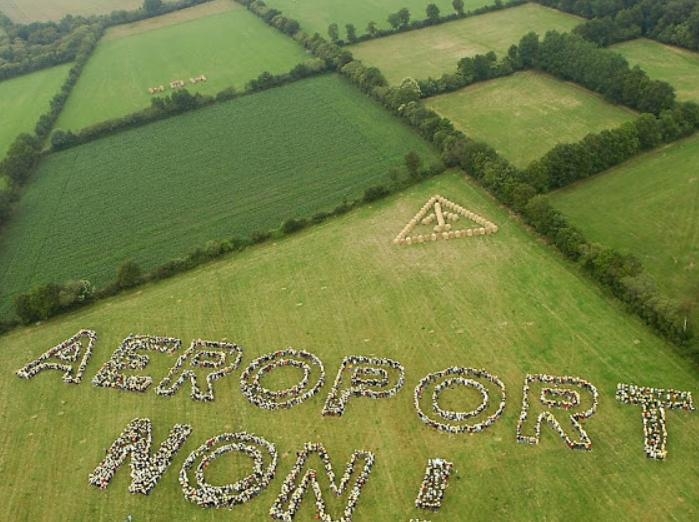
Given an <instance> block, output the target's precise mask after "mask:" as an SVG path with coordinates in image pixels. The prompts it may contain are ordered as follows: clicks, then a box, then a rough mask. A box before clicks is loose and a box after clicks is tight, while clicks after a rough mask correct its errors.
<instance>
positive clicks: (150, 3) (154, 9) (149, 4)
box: [143, 0, 163, 15]
mask: <svg viewBox="0 0 699 522" xmlns="http://www.w3.org/2000/svg"><path fill="white" fill-rule="evenodd" d="M161 7H163V2H162V0H143V10H144V11H145V12H146V13H148V14H149V15H154V14H157V13H158V12H159V11H160V8H161Z"/></svg>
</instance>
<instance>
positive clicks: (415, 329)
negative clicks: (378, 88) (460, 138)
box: [0, 174, 699, 522]
mask: <svg viewBox="0 0 699 522" xmlns="http://www.w3.org/2000/svg"><path fill="white" fill-rule="evenodd" d="M437 193H439V194H442V195H444V196H446V197H449V198H450V199H452V200H454V201H456V202H458V203H460V204H462V205H464V206H466V207H467V208H470V209H473V210H474V211H476V212H478V213H479V214H481V215H484V216H487V217H488V218H489V219H492V220H493V221H495V222H496V223H497V224H498V225H500V231H499V232H498V233H497V234H495V235H493V236H490V237H487V238H473V239H464V240H454V241H444V242H437V243H431V244H427V245H418V246H412V247H397V246H394V245H392V244H391V239H392V237H393V235H394V234H395V233H396V231H397V230H400V228H401V227H402V226H403V225H404V224H405V222H406V221H407V220H408V219H409V218H410V217H411V216H412V215H413V214H414V213H415V211H416V210H417V209H418V208H419V207H420V206H421V205H422V204H423V203H424V201H425V200H427V198H429V197H430V196H431V195H433V194H437ZM85 327H89V328H92V329H94V330H96V331H97V333H98V335H99V340H98V344H97V348H96V350H95V354H94V356H93V359H92V361H91V362H90V365H89V366H88V369H87V372H86V378H85V381H84V382H83V383H82V384H80V385H78V386H66V385H65V384H63V383H62V381H61V380H60V375H59V374H58V373H57V372H45V374H41V375H39V376H37V377H36V378H35V379H33V380H32V381H29V382H25V381H22V380H20V379H18V378H17V377H16V376H14V375H13V374H12V370H13V369H16V368H19V367H21V366H22V365H24V364H25V363H26V362H27V361H28V360H29V359H30V358H31V357H32V356H33V355H38V354H39V353H41V352H42V351H44V350H46V349H48V348H49V347H50V346H53V345H54V344H56V343H57V342H59V341H61V340H63V339H65V338H66V337H68V336H70V335H72V334H74V333H75V332H76V331H77V330H78V329H80V328H85ZM129 332H138V333H148V334H160V335H171V336H178V337H181V338H182V339H183V341H184V342H185V343H188V342H189V341H190V340H191V339H194V338H197V337H200V336H201V337H203V338H206V339H212V340H218V339H223V338H227V339H229V340H231V341H235V342H237V343H239V344H240V345H242V346H243V347H244V349H245V353H244V359H243V367H245V366H246V365H247V364H249V363H250V361H251V360H252V359H253V358H254V357H257V356H259V355H261V354H264V353H268V352H271V351H273V350H276V349H279V348H281V347H284V346H288V345H292V346H294V347H296V348H298V349H306V350H309V351H311V352H313V353H315V354H316V355H318V356H319V357H320V358H321V359H322V360H323V362H324V363H325V367H326V369H327V372H328V381H329V382H327V383H326V385H325V386H324V387H323V389H322V391H321V393H320V394H319V395H317V396H315V397H314V398H312V399H310V400H309V401H307V402H306V403H304V404H303V405H301V406H298V407H295V408H293V409H291V410H280V411H273V412H271V411H265V410H260V409H258V408H256V407H253V406H252V405H251V404H249V403H248V402H247V401H246V400H245V399H244V398H243V397H242V396H241V394H240V388H239V382H238V376H239V372H235V373H234V374H233V375H231V376H230V377H228V378H226V379H223V380H221V381H219V382H217V383H216V385H215V393H216V400H215V402H213V403H210V404H198V403H193V402H192V401H191V400H190V399H189V397H188V393H189V392H188V390H186V389H185V390H182V391H181V392H180V393H178V394H177V395H175V396H174V397H172V398H169V399H165V398H162V397H157V396H156V395H155V394H154V393H153V391H152V390H149V391H148V392H147V393H145V394H140V395H139V394H135V393H128V392H118V391H115V390H109V389H100V388H95V387H94V386H92V385H91V384H90V383H89V379H90V378H92V376H93V375H94V374H95V373H96V372H97V369H98V368H99V367H100V366H101V365H102V364H103V363H104V362H105V361H106V360H107V358H108V357H109V356H110V354H111V352H112V351H113V350H114V348H116V346H117V345H118V344H119V342H120V341H121V340H122V339H123V338H124V337H125V336H126V335H127V334H128V333H129ZM350 354H376V355H378V356H381V357H384V356H385V357H392V358H395V359H397V360H399V361H400V362H401V363H402V364H403V365H404V366H405V368H406V380H407V382H406V385H405V387H404V389H403V390H402V391H401V392H399V394H398V395H397V396H396V397H395V398H392V399H384V400H377V401H371V400H367V399H352V400H351V401H350V403H349V405H348V409H347V411H346V413H345V415H344V416H343V417H341V418H334V419H329V418H323V417H321V415H320V411H321V408H322V405H323V401H324V400H325V397H326V396H327V393H328V391H329V388H330V383H331V382H332V380H333V378H334V374H335V372H336V371H337V368H338V365H339V363H340V361H341V359H342V357H343V356H345V355H350ZM151 358H152V363H151V365H149V366H148V368H147V369H146V370H145V372H141V373H142V374H148V375H152V376H153V377H154V379H155V382H156V383H157V382H158V380H159V379H160V378H161V375H163V374H164V372H165V371H166V369H167V368H168V366H169V365H170V364H172V362H173V360H172V358H169V357H166V356H162V355H158V354H154V355H152V356H151ZM0 365H1V366H2V367H3V368H5V371H4V372H2V375H1V376H0V414H1V416H2V419H3V421H4V422H3V423H2V426H3V428H2V438H3V447H6V448H13V449H12V451H6V452H3V454H2V457H1V458H2V460H1V462H2V469H3V470H4V471H5V473H7V474H8V476H12V477H13V480H12V481H9V480H8V481H3V483H2V485H0V495H2V498H3V499H4V501H3V502H2V503H0V518H2V519H3V520H16V519H27V520H49V519H51V520H61V519H64V520H65V519H72V520H86V519H92V518H102V519H110V520H121V519H123V518H126V516H127V514H134V515H135V516H136V515H137V516H138V517H139V519H143V520H155V519H158V520H169V519H175V518H176V519H185V518H186V519H187V520H207V521H211V520H229V519H230V518H231V516H235V519H236V520H269V515H268V514H267V511H268V509H269V506H271V505H272V502H273V501H274V499H275V497H276V495H277V494H279V491H280V488H281V484H282V481H283V477H284V476H285V475H286V474H287V473H288V472H289V470H290V468H291V466H292V464H293V461H294V459H295V452H296V451H297V450H298V449H299V448H301V446H302V444H303V443H304V442H306V441H320V442H322V443H323V444H324V445H325V446H326V447H327V449H328V451H329V453H330V456H331V458H332V460H333V464H334V466H335V467H336V470H338V471H339V472H340V474H341V473H342V470H343V468H344V465H345V463H346V462H347V459H348V457H349V454H350V453H351V451H352V450H354V449H369V450H371V451H374V452H375V453H376V456H377V463H376V465H375V467H374V471H373V472H372V474H371V476H370V478H369V480H368V482H367V485H366V487H365V488H364V490H363V493H362V495H361V498H360V500H359V504H358V507H357V511H356V513H355V517H354V520H355V521H357V522H365V521H376V522H394V521H395V520H408V519H409V518H411V517H412V518H420V517H424V513H421V512H419V511H418V510H417V509H415V508H414V506H413V502H414V500H415V495H416V491H417V489H418V487H419V482H420V480H421V478H422V474H423V472H424V464H425V461H426V459H427V458H428V457H436V456H439V457H443V458H447V459H449V460H451V461H453V462H454V465H455V468H456V472H455V473H456V475H455V476H454V477H453V478H452V480H451V481H450V484H449V487H448V489H447V492H446V496H445V501H444V505H443V507H442V509H441V510H440V512H439V513H430V515H429V516H430V518H431V519H432V520H435V521H438V520H443V521H453V520H464V519H467V520H470V519H477V518H478V519H481V518H487V519H510V520H523V519H530V518H541V519H556V518H559V517H560V516H561V514H562V513H565V517H566V518H568V519H571V520H573V519H583V518H589V519H619V520H622V519H623V520H634V519H635V520H638V519H675V520H691V519H694V518H696V514H697V511H696V510H697V505H699V491H698V490H697V488H696V487H695V485H696V483H697V480H698V479H699V476H698V471H697V468H696V459H695V456H696V455H697V452H698V451H699V439H697V437H696V433H697V431H698V430H699V415H697V414H696V413H695V414H689V413H687V412H683V411H671V412H668V427H669V432H670V439H669V444H670V445H669V450H670V455H669V457H668V459H667V460H666V461H665V462H662V463H657V462H649V461H648V460H647V459H646V457H645V456H644V454H643V444H642V428H641V413H640V409H639V408H638V407H632V406H625V405H621V404H619V403H617V402H616V401H615V400H614V398H613V394H614V390H615V388H616V384H617V383H618V382H634V383H639V384H650V385H659V386H661V385H665V386H673V387H676V388H679V389H689V390H692V389H694V388H695V387H696V382H697V378H698V377H699V376H698V375H697V373H696V371H695V370H691V369H690V368H689V367H688V366H687V365H686V363H685V361H683V360H680V359H679V358H678V357H677V356H676V355H674V353H673V352H672V350H671V349H670V348H669V347H668V346H666V345H664V344H663V343H662V342H661V341H660V340H659V339H658V338H657V337H655V336H653V335H651V334H650V333H649V331H648V330H647V329H646V328H645V327H643V326H641V325H640V324H639V323H638V322H637V320H635V319H633V318H631V317H630V316H628V315H626V314H625V313H623V312H622V311H621V310H620V309H619V308H617V307H616V306H614V305H612V304H610V302H609V301H608V300H607V299H606V298H605V297H604V296H603V295H602V294H601V293H600V292H599V291H597V290H596V289H594V288H592V287H590V285H589V282H588V281H587V280H585V279H584V278H581V277H579V276H578V275H577V274H576V273H575V271H572V270H571V268H570V267H569V266H568V265H566V264H564V263H562V262H561V261H560V260H559V259H558V258H557V257H556V256H554V255H552V254H551V253H550V252H549V250H548V249H547V248H546V247H544V246H542V245H539V244H537V243H536V242H533V241H532V240H531V238H530V236H529V234H528V233H527V232H526V231H524V230H523V229H522V228H521V227H520V226H519V225H517V224H516V223H515V222H513V221H511V220H510V219H509V218H508V216H507V213H506V212H504V211H503V210H501V209H500V208H499V207H498V206H496V205H494V204H493V203H492V202H491V201H490V200H489V199H488V198H487V197H484V196H483V195H482V193H481V192H479V191H478V190H476V189H475V188H473V187H472V186H471V185H470V184H469V183H467V182H465V181H464V179H463V178H462V176H460V175H457V174H450V175H446V176H441V177H439V178H436V179H433V180H429V181H427V182H425V183H423V184H421V185H420V186H419V187H416V188H414V189H411V190H409V191H407V192H405V193H403V194H401V195H400V196H397V197H392V198H390V199H388V200H386V201H384V202H381V203H379V204H375V205H373V206H371V207H363V208H361V209H359V210H357V211H353V212H352V213H350V214H348V215H346V216H344V217H341V218H338V219H335V220H333V221H332V222H328V223H326V224H323V225H320V226H318V227H315V228H313V229H312V230H309V231H306V232H302V233H300V234H299V235H297V236H294V237H293V238H288V239H285V240H282V241H279V242H278V243H276V244H268V245H262V246H260V247H256V248H254V249H250V250H248V251H246V252H244V253H243V254H240V255H238V256H236V257H235V258H232V259H227V260H226V259H224V260H222V261H220V262H217V263H214V264H211V265H208V266H206V267H203V268H200V269H198V270H196V271H194V272H191V273H189V274H186V275H183V276H179V277H177V278H175V279H171V280H168V281H165V282H162V283H159V284H158V285H155V286H149V287H146V288H144V289H142V290H140V291H136V292H131V293H129V294H124V295H122V296H119V297H117V298H113V299H110V300H108V301H105V302H103V303H99V304H97V305H95V306H92V307H91V308H89V309H87V310H84V311H80V312H78V313H74V314H71V315H70V316H67V317H64V318H61V319H57V320H53V321H50V322H48V323H45V324H43V325H40V326H36V327H32V328H29V329H22V330H18V331H15V332H13V333H10V334H9V335H6V336H3V337H2V338H0ZM450 365H463V366H469V367H474V368H481V367H483V368H486V369H487V370H489V371H490V372H492V373H494V374H496V375H498V376H499V377H500V378H502V379H503V381H504V382H505V383H506V386H507V392H508V402H507V407H506V409H505V413H504V416H503V418H502V419H500V420H499V421H498V422H497V423H496V424H495V425H494V426H492V427H491V428H488V429H487V430H486V431H485V432H484V433H480V434H473V435H458V436H448V435H445V434H440V433H438V432H436V431H434V430H431V429H429V428H427V427H426V426H424V425H423V424H422V423H421V422H420V421H419V419H418V417H417V416H416V414H415V410H414V409H413V406H412V390H413V388H414V387H415V385H416V384H417V382H418V380H419V379H420V378H422V377H423V376H424V375H426V374H427V373H428V372H432V371H437V370H441V369H442V368H445V367H447V366H450ZM528 372H533V373H536V372H551V373H554V374H556V375H563V374H572V375H580V376H581V377H583V378H585V379H588V380H590V381H591V382H592V383H593V384H595V385H596V386H597V387H598V388H599V391H600V394H601V399H600V405H599V408H598V412H597V413H596V414H595V415H594V416H593V417H592V418H591V419H589V420H588V421H586V422H585V423H584V424H585V429H586V430H587V431H588V433H589V434H590V437H591V438H592V440H593V443H594V449H593V450H592V451H591V452H574V451H571V450H570V449H568V448H567V447H566V446H565V444H564V443H563V442H562V441H561V440H560V439H559V438H558V436H556V435H555V434H554V432H553V431H552V430H551V429H550V427H548V426H544V427H542V440H541V443H540V445H539V446H537V447H529V446H526V445H521V444H516V443H515V441H514V433H515V425H516V422H517V418H518V416H519V411H520V404H521V400H522V382H523V379H524V375H525V374H526V373H528ZM460 397H462V396H460ZM462 399H463V397H462ZM136 416H138V417H149V418H151V419H152V420H153V423H154V430H155V433H154V441H155V443H156V444H159V442H160V441H161V440H163V439H164V438H165V436H166V434H167V431H168V430H169V429H170V428H171V427H172V425H173V424H174V423H175V422H186V423H188V424H191V425H192V426H193V429H194V433H193V435H192V437H191V438H190V440H189V441H188V442H187V443H186V444H185V446H184V447H183V449H182V450H181V451H180V452H179V453H178V454H177V456H176V458H175V460H174V464H173V466H172V468H171V469H169V470H168V472H167V473H166V474H165V475H164V476H163V479H162V480H161V482H160V483H159V484H158V486H157V487H156V489H155V490H154V491H153V493H152V494H151V495H150V496H148V497H144V496H141V495H131V494H129V493H128V492H127V489H128V483H129V480H130V479H129V476H128V467H126V466H125V467H123V468H122V469H121V470H120V471H119V472H118V473H117V475H116V477H115V479H114V481H113V482H112V484H111V485H110V487H109V489H108V490H107V491H99V490H97V489H95V488H92V487H90V486H89V485H88V483H87V477H88V474H89V473H90V472H91V471H92V470H93V469H94V467H95V466H96V465H97V464H98V463H99V461H100V460H101V459H102V458H103V456H104V449H105V448H106V447H108V446H109V444H111V442H112V441H113V440H114V439H115V438H116V437H117V435H118V434H119V433H120V432H121V430H122V429H123V428H124V426H125V425H126V424H127V422H128V421H130V420H131V419H132V418H134V417H136ZM240 430H248V431H251V432H253V433H255V434H257V435H260V436H263V437H265V438H268V439H269V440H270V441H272V442H274V443H275V444H276V445H277V448H278V451H279V454H280V457H281V458H280V464H279V469H278V472H277V475H276V478H275V480H274V481H273V482H272V484H271V486H270V487H269V488H268V490H267V491H265V492H264V493H263V494H262V495H261V496H259V497H257V498H256V499H255V500H253V501H252V502H249V503H248V504H246V505H242V506H238V507H236V508H235V511H234V512H233V513H231V512H229V511H226V510H202V509H201V508H198V507H195V506H193V505H192V504H190V503H188V502H186V501H185V500H184V499H183V497H182V493H181V491H180V488H179V485H178V482H177V473H178V471H179V469H180V467H181V466H182V463H183V461H184V459H185V457H186V456H187V454H188V453H189V452H190V451H192V450H193V449H194V448H196V447H197V446H198V445H199V444H201V443H203V442H204V441H205V440H206V439H207V438H208V437H210V436H213V435H215V434H218V433H222V432H225V431H231V432H233V431H240ZM57 434H60V435H61V436H60V437H59V436H56V435H57ZM235 459H236V460H234V459H230V460H228V461H226V462H225V467H224V466H223V463H221V465H220V466H219V467H218V469H212V470H211V477H212V479H213V480H220V481H221V482H220V483H226V482H228V481H232V480H238V479H239V477H242V476H243V474H245V473H249V471H247V470H248V469H249V463H247V464H246V461H244V460H242V459H239V458H238V457H235ZM27 462H33V463H35V464H34V465H32V466H27ZM217 465H218V464H217ZM233 477H235V478H233ZM563 477H565V478H566V480H562V478H563ZM49 481H50V482H49ZM571 483H574V484H575V488H574V489H573V490H571V488H570V484H571ZM321 484H323V485H324V490H325V492H326V494H327V493H328V491H329V490H328V489H327V486H325V484H327V481H325V482H321ZM648 484H652V485H653V486H652V494H651V493H649V490H648ZM326 498H327V497H326ZM75 499H79V500H80V501H79V502H76V501H74V500H75ZM590 499H597V501H595V502H591V501H590ZM329 505H330V506H331V507H336V506H337V505H338V504H337V502H335V501H333V502H332V503H330V504H329ZM313 508H314V506H313V503H312V501H311V500H310V498H306V500H305V501H304V503H303V507H302V509H301V511H300V513H299V516H298V517H297V520H312V519H313ZM336 512H337V510H336V511H335V513H336Z"/></svg>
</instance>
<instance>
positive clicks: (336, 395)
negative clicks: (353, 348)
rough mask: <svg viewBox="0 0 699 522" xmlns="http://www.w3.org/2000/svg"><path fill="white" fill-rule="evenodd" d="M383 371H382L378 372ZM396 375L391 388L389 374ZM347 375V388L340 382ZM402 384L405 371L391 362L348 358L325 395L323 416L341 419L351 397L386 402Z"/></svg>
mask: <svg viewBox="0 0 699 522" xmlns="http://www.w3.org/2000/svg"><path fill="white" fill-rule="evenodd" d="M380 370H383V371H380ZM388 370H393V371H394V372H393V373H396V372H397V374H398V378H397V379H396V382H395V384H394V385H393V386H391V383H390V378H389V372H388ZM347 372H350V374H349V386H345V385H344V383H343V379H344V378H345V374H346V373H347ZM404 384H405V368H404V367H403V365H402V364H401V363H399V362H398V361H394V360H393V359H386V358H379V357H367V356H365V355H349V356H347V357H345V358H344V359H343V360H342V364H341V365H340V370H339V371H338V372H337V377H335V383H334V384H333V387H332V390H330V393H329V394H328V398H327V399H326V401H325V405H324V406H323V412H322V414H323V415H334V416H337V417H340V416H341V415H342V414H343V413H344V412H345V407H346V406H347V402H348V401H349V399H350V397H366V398H369V399H388V398H391V397H395V396H396V394H397V393H398V392H399V391H400V390H401V389H402V388H403V385H404Z"/></svg>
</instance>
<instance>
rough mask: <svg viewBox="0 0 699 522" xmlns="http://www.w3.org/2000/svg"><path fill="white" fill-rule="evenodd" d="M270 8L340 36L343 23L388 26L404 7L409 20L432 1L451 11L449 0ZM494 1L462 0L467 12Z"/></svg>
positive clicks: (304, 2)
mask: <svg viewBox="0 0 699 522" xmlns="http://www.w3.org/2000/svg"><path fill="white" fill-rule="evenodd" d="M266 3H267V5H269V6H270V7H274V8H276V9H279V10H280V11H281V12H282V13H284V15H286V16H288V17H290V18H294V19H296V20H298V21H299V22H300V23H301V27H302V28H303V30H304V31H306V32H307V33H314V32H318V33H320V34H321V35H323V36H327V34H328V26H329V25H330V24H333V23H334V24H337V25H338V27H339V29H340V36H341V37H343V38H344V37H345V25H346V24H354V26H355V27H356V29H357V34H358V35H361V34H364V33H366V27H367V24H368V23H369V22H372V21H373V22H376V25H377V26H378V27H380V28H384V29H388V28H389V27H390V25H389V23H388V22H387V21H386V19H387V18H388V15H389V14H391V13H395V12H396V11H398V10H399V9H402V8H404V7H406V8H407V9H408V10H409V11H410V15H411V19H413V20H424V19H425V18H427V15H426V14H425V9H426V8H427V4H430V3H433V4H435V5H436V6H437V7H439V10H440V12H441V14H443V15H444V14H449V13H453V12H454V9H453V7H452V6H451V0H432V1H430V0H353V1H351V2H348V1H346V0H269V2H266ZM493 3H494V0H464V10H465V11H469V10H472V9H477V8H479V7H483V6H486V5H491V4H493Z"/></svg>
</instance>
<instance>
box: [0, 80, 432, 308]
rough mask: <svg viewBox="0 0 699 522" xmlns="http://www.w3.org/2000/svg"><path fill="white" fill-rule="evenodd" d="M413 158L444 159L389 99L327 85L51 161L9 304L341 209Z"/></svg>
mask: <svg viewBox="0 0 699 522" xmlns="http://www.w3.org/2000/svg"><path fill="white" fill-rule="evenodd" d="M280 122H284V125H279V123H280ZM300 129H303V130H302V131H300ZM410 150H415V151H416V152H417V153H419V154H420V156H421V157H422V158H423V160H424V161H425V162H426V163H427V162H429V161H431V160H433V159H435V155H434V153H433V152H431V149H430V148H429V147H428V145H427V144H426V143H425V142H424V141H422V140H421V139H420V138H419V137H418V135H417V134H415V133H413V131H412V130H410V129H409V128H408V127H406V126H403V125H402V124H401V123H400V122H399V121H398V120H396V119H395V118H394V117H393V116H391V115H390V114H388V113H386V112H385V111H383V109H382V108H381V107H380V106H379V105H378V104H375V103H374V102H372V101H370V100H368V99H367V98H365V97H364V96H363V95H362V94H361V93H360V92H359V91H357V90H356V89H355V88H354V87H352V86H350V85H349V84H346V83H344V81H343V80H341V79H340V78H339V77H336V76H322V77H319V78H315V79H309V80H304V81H301V82H296V83H294V84H291V85H289V86H286V87H283V88H278V89H273V90H269V91H265V92H263V93H259V94H256V95H252V96H246V97H243V98H240V99H238V100H233V101H231V102H228V103H226V104H221V105H216V106H213V107H209V108H206V109H202V110H199V111H196V112H191V113H187V114H185V115H182V116H179V117H177V118H172V119H169V120H166V121H161V122H158V123H155V124H152V125H149V126H146V127H141V128H139V129H135V130H133V131H129V132H124V133H120V134H117V135H114V136H111V137H109V138H105V139H102V140H99V141H95V142H92V143H90V144H86V145H83V146H80V147H76V148H73V149H70V150H67V151H64V152H61V153H57V154H53V155H51V156H50V157H49V158H47V159H46V161H45V162H43V163H42V165H41V168H40V169H39V172H38V173H37V174H36V179H35V181H33V182H32V183H31V185H30V186H29V187H28V189H27V192H26V194H25V195H24V196H23V198H22V200H21V203H20V205H19V207H18V210H17V215H16V217H15V218H14V219H13V220H12V222H11V224H10V226H8V227H7V229H6V230H5V231H4V234H3V239H2V242H0V288H2V289H3V292H2V293H3V297H2V309H3V310H4V311H6V310H7V306H8V298H9V296H11V295H13V294H14V293H16V292H18V291H26V290H28V289H30V288H31V287H32V286H33V285H35V284H38V283H41V282H49V281H64V280H67V279H75V278H80V277H86V278H88V279H90V280H91V281H92V282H93V283H96V284H102V283H105V282H106V281H109V280H111V279H113V277H114V274H115V269H116V267H117V265H118V264H120V263H121V262H122V261H123V260H124V259H126V258H129V257H133V258H134V259H135V260H136V261H137V262H139V263H142V265H143V266H144V267H145V268H149V267H153V266H155V265H157V264H161V263H163V262H165V261H168V260H170V259H172V258H174V257H177V256H180V255H184V254H186V253H189V252H191V251H192V250H193V249H194V248H195V247H198V246H203V245H204V244H205V243H206V242H207V241H208V240H211V239H226V238H229V237H231V236H239V237H241V236H249V235H250V234H251V233H252V232H254V231H267V230H269V229H272V228H277V227H278V226H279V225H280V224H281V222H282V221H283V220H285V219H288V218H292V217H310V216H311V215H312V214H314V213H316V212H318V211H320V210H332V209H333V208H334V207H335V206H336V205H338V204H339V203H341V202H342V200H343V198H345V197H346V198H349V199H352V198H356V197H358V196H361V194H362V193H363V191H364V190H365V189H366V188H367V187H368V186H371V185H375V184H377V183H380V182H385V181H387V180H388V178H389V176H388V171H389V169H390V168H391V167H397V166H401V165H402V164H403V157H404V155H405V154H406V153H407V152H409V151H410Z"/></svg>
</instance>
